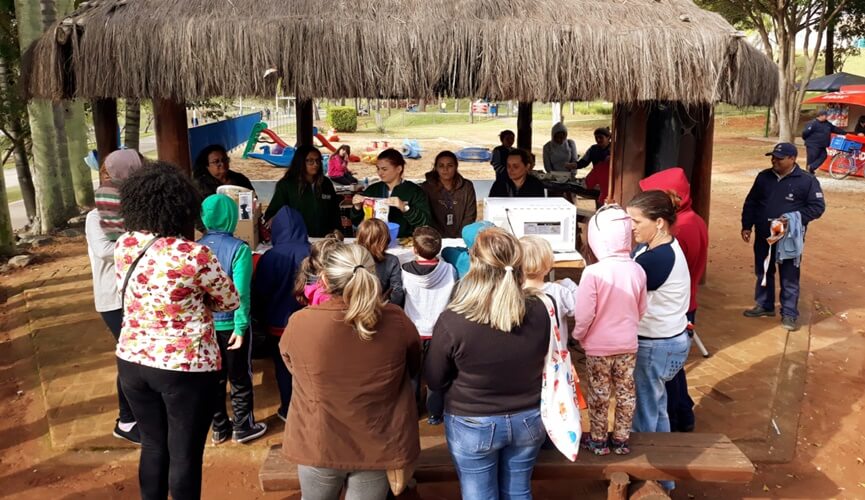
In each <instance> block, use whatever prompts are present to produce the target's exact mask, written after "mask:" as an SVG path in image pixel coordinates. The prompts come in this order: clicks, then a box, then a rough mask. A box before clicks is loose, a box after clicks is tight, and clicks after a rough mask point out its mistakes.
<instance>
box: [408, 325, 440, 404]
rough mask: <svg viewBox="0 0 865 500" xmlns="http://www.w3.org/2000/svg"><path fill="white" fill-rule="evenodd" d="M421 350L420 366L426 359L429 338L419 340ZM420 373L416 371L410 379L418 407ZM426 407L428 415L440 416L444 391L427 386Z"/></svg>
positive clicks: (419, 402) (419, 401)
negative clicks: (414, 375)
mask: <svg viewBox="0 0 865 500" xmlns="http://www.w3.org/2000/svg"><path fill="white" fill-rule="evenodd" d="M421 346H423V347H422V350H421V366H423V363H424V361H425V360H426V356H427V353H428V352H429V346H430V340H429V339H425V340H423V341H422V342H421ZM422 375H423V374H422V373H418V375H417V376H416V377H414V378H413V379H412V384H413V385H414V391H415V392H414V397H415V403H417V406H418V408H420V407H421V398H420V396H421V378H422ZM426 409H427V413H429V416H430V417H436V418H442V417H443V416H444V412H445V398H444V393H442V392H439V391H434V390H432V389H430V388H429V387H427V389H426Z"/></svg>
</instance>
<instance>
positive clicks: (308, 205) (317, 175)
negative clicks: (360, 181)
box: [264, 146, 342, 238]
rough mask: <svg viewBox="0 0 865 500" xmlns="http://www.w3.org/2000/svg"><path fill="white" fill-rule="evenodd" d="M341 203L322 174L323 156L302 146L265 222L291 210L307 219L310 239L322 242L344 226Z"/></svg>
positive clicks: (275, 193)
mask: <svg viewBox="0 0 865 500" xmlns="http://www.w3.org/2000/svg"><path fill="white" fill-rule="evenodd" d="M339 201H340V198H339V197H338V196H337V195H336V190H335V189H334V188H333V183H332V182H331V181H330V179H328V178H327V177H325V175H324V172H323V170H322V166H321V152H320V151H319V150H318V149H317V148H315V147H313V146H301V147H299V148H297V151H295V153H294V159H292V160H291V167H290V168H289V169H288V172H286V173H285V175H284V176H283V177H282V179H280V180H279V182H277V183H276V188H275V189H274V191H273V198H272V199H271V200H270V205H269V206H268V207H267V211H266V212H265V213H264V219H265V220H268V221H269V220H270V219H271V218H272V217H273V216H274V215H276V213H277V212H279V209H280V208H282V207H285V206H289V207H291V208H293V209H295V210H297V211H298V212H300V214H301V215H302V216H303V222H304V223H305V224H306V229H307V231H308V232H309V235H310V236H312V237H313V238H321V237H324V236H325V235H327V234H328V233H331V232H333V231H334V230H335V229H339V228H340V227H341V226H342V222H341V218H340V215H339Z"/></svg>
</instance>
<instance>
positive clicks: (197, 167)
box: [192, 144, 254, 198]
mask: <svg viewBox="0 0 865 500" xmlns="http://www.w3.org/2000/svg"><path fill="white" fill-rule="evenodd" d="M229 162H230V160H229V158H228V151H226V150H225V148H224V147H222V146H220V145H219V144H211V145H210V146H207V147H206V148H204V149H202V150H201V152H200V153H198V156H196V157H195V164H194V165H193V167H192V178H193V179H194V181H195V187H197V188H198V192H199V194H201V197H202V198H207V197H208V196H210V195H212V194H216V189H217V188H218V187H219V186H223V185H231V186H240V187H244V188H246V189H254V188H253V187H252V182H250V181H249V178H248V177H247V176H245V175H243V174H241V173H240V172H235V171H234V170H231V169H230V168H228V165H229Z"/></svg>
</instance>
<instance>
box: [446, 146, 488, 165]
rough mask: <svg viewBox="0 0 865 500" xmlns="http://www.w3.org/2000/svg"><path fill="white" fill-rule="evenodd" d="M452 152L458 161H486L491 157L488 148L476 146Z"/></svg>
mask: <svg viewBox="0 0 865 500" xmlns="http://www.w3.org/2000/svg"><path fill="white" fill-rule="evenodd" d="M454 154H456V157H457V159H458V160H459V161H476V162H488V161H490V160H491V159H492V157H493V154H492V153H491V152H490V150H489V149H487V148H478V147H472V148H462V149H460V150H459V151H457V152H456V153H454Z"/></svg>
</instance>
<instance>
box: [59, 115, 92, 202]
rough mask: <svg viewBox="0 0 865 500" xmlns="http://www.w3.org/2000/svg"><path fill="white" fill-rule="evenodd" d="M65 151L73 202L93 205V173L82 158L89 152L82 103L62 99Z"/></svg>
mask: <svg viewBox="0 0 865 500" xmlns="http://www.w3.org/2000/svg"><path fill="white" fill-rule="evenodd" d="M63 104H64V106H63V108H64V118H65V119H64V121H65V125H66V138H67V151H68V154H69V169H70V172H71V173H72V184H73V186H74V188H75V202H76V204H77V205H78V206H81V207H92V206H93V175H92V174H91V170H90V167H88V166H87V163H85V162H84V158H85V157H86V156H87V154H88V153H89V152H90V149H89V147H88V145H87V124H86V123H85V120H84V103H83V102H81V101H64V102H63Z"/></svg>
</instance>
